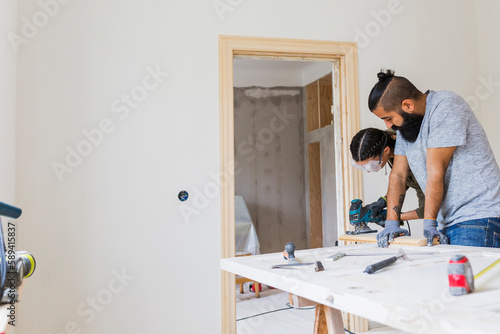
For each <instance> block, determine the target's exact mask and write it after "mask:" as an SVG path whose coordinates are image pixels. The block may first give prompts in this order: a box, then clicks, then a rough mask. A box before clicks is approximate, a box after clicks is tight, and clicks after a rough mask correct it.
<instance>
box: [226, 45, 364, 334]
mask: <svg viewBox="0 0 500 334" xmlns="http://www.w3.org/2000/svg"><path fill="white" fill-rule="evenodd" d="M235 58H238V59H268V60H269V59H271V60H288V61H316V62H317V61H320V62H329V63H330V64H336V67H335V66H333V70H334V75H333V77H334V79H335V78H336V80H338V82H337V87H338V97H337V100H338V103H337V104H335V105H336V108H334V110H333V111H334V113H333V114H334V115H333V117H332V118H333V125H334V126H335V131H334V134H335V136H334V137H335V138H334V139H333V140H334V145H335V147H336V149H335V166H336V169H335V184H336V187H335V192H336V194H335V201H336V202H337V203H336V216H337V228H338V231H339V233H343V232H344V231H345V230H346V225H345V223H346V222H347V224H348V219H347V215H348V212H347V210H345V208H344V207H345V203H348V199H349V198H359V197H360V195H361V179H360V173H357V172H355V171H353V170H352V168H350V166H349V159H348V157H349V155H348V154H349V153H348V152H349V150H348V141H349V139H350V138H352V136H353V135H354V133H356V132H357V130H358V128H359V109H358V89H357V59H356V45H355V43H344V42H326V41H306V40H287V39H267V38H252V37H233V36H220V38H219V71H220V121H221V123H220V131H221V169H222V174H221V175H224V180H223V181H224V182H222V189H221V257H223V258H224V257H232V256H235V200H234V196H235V188H236V184H235V175H236V174H237V171H238V170H240V169H239V168H240V167H241V166H239V165H238V163H237V160H236V159H235V129H234V124H235V123H234V121H235V114H234V91H233V79H234V78H233V73H234V72H233V65H234V59H235ZM335 71H337V73H335ZM318 84H319V83H318ZM317 116H318V118H319V121H320V123H319V124H321V122H328V120H327V119H326V120H325V118H324V117H322V116H321V113H320V114H318V115H317ZM307 117H309V116H307ZM325 124H327V123H325ZM330 125H331V123H330ZM311 144H314V143H311ZM308 147H309V148H308V152H307V156H308V160H309V164H308V166H309V167H308V168H309V169H311V168H312V169H314V168H316V170H317V168H318V167H317V166H318V164H317V163H316V165H314V164H313V165H312V166H311V164H310V162H311V161H314V160H315V159H316V158H315V157H317V156H318V146H317V145H312V146H308ZM319 164H321V162H319ZM315 166H316V167H315ZM308 174H309V177H308V180H309V189H312V188H311V183H315V182H316V184H318V181H317V175H316V181H315V180H314V177H313V180H311V173H310V171H309V173H308ZM316 174H317V173H316ZM315 191H316V192H317V189H316V190H315ZM310 195H311V194H310ZM313 197H314V196H309V198H310V199H311V198H313ZM309 204H311V203H309ZM313 211H314V212H316V213H317V212H318V210H317V209H316V210H313ZM311 224H312V223H311ZM311 227H312V226H311ZM321 246H322V245H321ZM235 289H236V287H235V279H234V275H232V274H229V273H226V272H222V331H223V333H236V305H235V292H236V291H235Z"/></svg>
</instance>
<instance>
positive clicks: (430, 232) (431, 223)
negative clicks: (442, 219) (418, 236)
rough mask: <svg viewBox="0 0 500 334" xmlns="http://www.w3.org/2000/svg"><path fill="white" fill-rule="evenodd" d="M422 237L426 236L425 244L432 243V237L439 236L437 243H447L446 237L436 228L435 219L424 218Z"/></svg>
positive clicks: (429, 244)
mask: <svg viewBox="0 0 500 334" xmlns="http://www.w3.org/2000/svg"><path fill="white" fill-rule="evenodd" d="M424 237H425V238H427V246H432V245H433V244H434V238H435V237H439V243H441V244H449V243H450V241H449V240H448V237H447V236H446V235H444V234H443V233H441V232H439V231H438V229H437V221H436V220H434V219H424Z"/></svg>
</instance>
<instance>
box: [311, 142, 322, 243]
mask: <svg viewBox="0 0 500 334" xmlns="http://www.w3.org/2000/svg"><path fill="white" fill-rule="evenodd" d="M307 150H308V161H309V221H310V225H309V226H310V228H309V231H310V232H309V233H310V235H311V248H321V247H323V213H322V211H323V210H322V199H321V152H320V144H319V143H312V144H309V145H308V148H307Z"/></svg>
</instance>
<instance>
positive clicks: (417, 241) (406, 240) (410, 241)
mask: <svg viewBox="0 0 500 334" xmlns="http://www.w3.org/2000/svg"><path fill="white" fill-rule="evenodd" d="M339 240H342V241H351V242H362V243H377V233H370V234H356V235H350V234H344V235H341V236H339ZM437 244H438V242H437V241H436V240H434V245H437ZM391 245H408V246H427V239H426V238H416V237H407V236H404V237H397V238H394V241H393V242H391Z"/></svg>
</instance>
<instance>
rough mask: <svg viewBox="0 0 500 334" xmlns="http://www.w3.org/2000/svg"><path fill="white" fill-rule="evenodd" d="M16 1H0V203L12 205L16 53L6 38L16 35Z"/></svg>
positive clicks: (13, 202)
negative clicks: (12, 34) (11, 34)
mask: <svg viewBox="0 0 500 334" xmlns="http://www.w3.org/2000/svg"><path fill="white" fill-rule="evenodd" d="M16 15H17V1H14V0H8V1H1V2H0V36H2V38H1V39H0V161H1V163H0V176H1V177H0V202H6V203H9V204H16V203H15V178H16V173H15V160H16V159H15V157H16V155H15V148H16V144H15V130H16V117H15V116H16V114H15V113H16V53H15V52H14V49H13V48H12V47H11V45H10V42H9V40H8V39H7V38H5V37H6V36H8V35H9V34H10V33H16V31H17V26H16Z"/></svg>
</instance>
